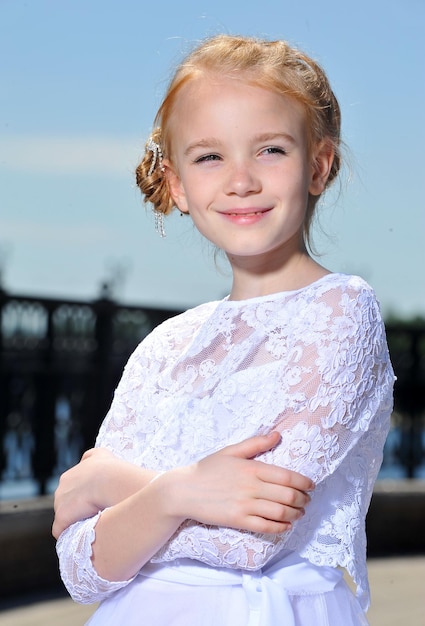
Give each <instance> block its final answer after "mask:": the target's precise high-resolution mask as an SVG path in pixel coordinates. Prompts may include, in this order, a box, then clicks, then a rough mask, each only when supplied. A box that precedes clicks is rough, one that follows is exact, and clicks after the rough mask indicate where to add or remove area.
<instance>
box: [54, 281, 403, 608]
mask: <svg viewBox="0 0 425 626" xmlns="http://www.w3.org/2000/svg"><path fill="white" fill-rule="evenodd" d="M393 381H394V375H393V371H392V368H391V364H390V361H389V355H388V350H387V345H386V340H385V331H384V327H383V323H382V320H381V317H380V312H379V306H378V304H377V301H376V298H375V296H374V294H373V291H372V290H371V288H370V287H369V286H368V285H367V284H366V283H365V282H364V281H363V280H362V279H360V278H358V277H353V276H345V275H342V274H331V275H328V276H326V277H324V278H322V279H320V280H319V281H317V282H315V283H313V284H312V285H310V286H308V287H306V288H303V289H300V290H298V291H292V292H283V293H278V294H272V295H269V296H264V297H260V298H253V299H250V300H246V301H228V300H223V301H220V302H212V303H208V304H205V305H201V306H199V307H196V308H195V309H192V310H190V311H187V312H185V313H183V314H182V315H179V316H177V317H174V318H172V319H169V320H167V321H166V322H165V323H163V324H162V325H161V326H159V327H157V328H156V329H155V330H154V331H153V332H152V333H151V335H150V336H149V337H147V338H146V339H145V340H144V341H143V342H142V343H141V344H140V345H139V347H138V348H137V349H136V351H135V352H134V353H133V355H132V356H131V358H130V359H129V362H128V364H127V366H126V368H125V371H124V374H123V377H122V380H121V382H120V384H119V386H118V388H117V390H116V393H115V396H114V400H113V403H112V406H111V409H110V411H109V413H108V415H107V416H106V418H105V421H104V423H103V424H102V427H101V429H100V432H99V435H98V439H97V445H98V446H103V447H108V448H110V449H111V450H113V451H114V452H115V454H117V455H119V456H120V457H122V458H124V459H126V460H129V461H132V462H134V463H136V464H138V465H140V466H143V467H146V468H150V469H153V470H159V471H166V470H168V469H171V468H173V467H176V466H182V465H187V464H190V463H192V462H194V461H196V460H198V459H200V458H203V457H205V456H207V455H209V454H211V453H212V452H214V451H216V450H219V449H221V448H223V447H224V446H226V445H229V444H230V443H237V442H239V441H241V440H243V439H245V438H247V437H249V436H251V435H254V434H261V433H267V432H269V431H270V430H272V429H277V430H279V432H280V433H281V435H282V441H281V443H280V444H279V445H278V446H277V447H276V448H275V449H273V450H272V451H270V452H268V453H266V454H264V455H262V457H260V458H261V460H263V461H265V462H267V463H274V464H276V465H280V466H283V467H287V468H290V469H293V470H296V471H298V472H301V473H303V474H305V475H308V476H310V477H311V478H312V479H313V480H314V481H315V482H316V484H317V486H316V489H315V491H314V493H313V497H312V501H311V503H310V504H309V505H308V508H307V512H306V515H305V516H304V517H303V518H302V519H301V520H299V521H298V522H297V523H296V524H295V525H294V527H293V529H292V530H291V531H290V532H287V533H284V534H281V535H263V534H258V533H257V534H255V533H249V532H245V531H242V530H234V529H229V528H222V527H211V526H206V525H203V524H199V523H197V522H194V521H192V520H187V521H186V522H185V523H184V524H182V526H181V527H180V528H179V529H178V531H177V532H176V533H175V534H174V536H173V537H171V539H170V540H169V541H168V542H167V543H166V544H165V545H164V546H163V548H162V549H161V550H160V551H159V552H158V553H157V554H156V555H155V557H154V558H153V559H152V561H153V562H158V563H161V562H172V561H174V560H176V559H180V558H190V559H195V560H198V561H201V562H203V563H205V564H207V565H211V566H213V567H224V568H235V569H245V570H256V569H260V568H262V567H264V565H266V564H267V563H268V562H269V561H270V560H271V559H272V558H273V557H275V556H276V555H277V554H278V553H279V552H280V551H281V550H283V549H286V550H293V551H296V552H297V553H298V554H299V555H300V556H302V557H304V558H307V559H308V560H309V561H311V562H312V563H313V564H315V565H330V566H333V567H336V566H342V567H345V568H346V569H347V571H348V572H349V574H350V575H351V576H352V578H353V579H354V580H355V582H356V584H357V589H358V596H359V599H360V601H361V603H362V605H363V606H364V607H365V606H367V604H368V595H369V591H368V581H367V572H366V536H365V528H364V522H365V515H366V512H367V508H368V506H369V502H370V497H371V494H372V488H373V484H374V481H375V479H376V476H377V473H378V470H379V467H380V464H381V461H382V450H383V445H384V441H385V438H386V435H387V432H388V428H389V418H390V413H391V408H392V387H393ZM95 524H96V518H92V519H90V520H85V521H83V522H78V523H76V524H74V525H73V526H71V527H70V528H69V529H68V530H67V531H65V532H64V533H63V534H62V536H61V537H60V540H59V542H58V546H57V549H58V555H59V559H60V566H61V574H62V577H63V580H64V582H65V584H66V586H67V588H68V590H69V592H70V593H71V595H72V596H73V597H74V599H75V600H77V601H80V602H95V601H98V600H101V599H103V598H105V597H107V596H108V595H110V594H111V593H113V592H114V591H116V590H117V589H119V588H120V587H123V586H125V585H127V584H129V582H131V581H123V582H116V583H110V582H108V581H105V580H103V579H101V578H100V577H99V576H98V575H97V574H96V572H95V570H94V568H93V566H92V564H91V559H90V556H91V544H92V542H93V539H94V533H95Z"/></svg>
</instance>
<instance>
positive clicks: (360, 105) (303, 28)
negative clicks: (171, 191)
mask: <svg viewBox="0 0 425 626" xmlns="http://www.w3.org/2000/svg"><path fill="white" fill-rule="evenodd" d="M424 18H425V2H424V1H423V0H398V1H396V0H385V1H384V0H368V1H365V0H356V2H350V3H348V2H332V1H330V2H327V3H326V4H323V3H320V2H317V1H315V0H300V1H298V2H294V1H293V0H291V1H287V0H274V1H270V0H263V1H262V2H261V3H250V2H248V1H247V0H245V1H244V2H242V1H241V0H239V1H237V2H229V0H226V1H224V0H216V1H215V2H213V3H211V2H205V1H204V0H197V1H196V2H191V1H188V2H184V1H183V2H175V1H174V0H173V1H171V0H165V1H163V2H161V3H155V2H144V1H142V0H138V1H136V0H120V1H119V2H118V1H115V2H113V1H111V0H103V1H99V0H50V1H49V0H37V2H29V1H28V0H26V1H23V0H0V59H1V61H0V264H1V266H2V268H3V282H4V286H5V287H6V289H8V290H9V291H10V292H12V293H31V294H36V295H48V296H55V297H56V296H58V297H59V296H65V297H69V298H95V297H97V296H98V294H99V289H100V284H101V283H102V281H104V280H105V279H110V278H112V277H115V279H116V292H115V293H116V296H117V298H119V299H121V300H123V301H126V302H131V303H134V304H148V305H163V306H167V307H179V308H180V307H183V308H185V307H189V306H192V305H196V304H198V303H199V302H202V301H205V300H211V299H216V298H221V297H222V296H223V295H225V294H226V293H227V291H228V288H229V283H230V280H229V274H228V270H227V268H226V265H225V263H224V261H223V262H220V261H219V262H218V265H219V267H218V268H217V263H216V262H215V261H214V254H213V251H212V250H211V248H210V246H209V245H207V244H205V243H204V242H203V241H202V240H201V238H200V236H199V235H198V234H197V232H196V231H195V230H194V229H193V227H192V226H191V224H190V221H189V218H185V217H184V218H181V217H180V216H179V215H175V216H174V217H172V218H171V219H170V220H169V221H168V223H167V237H166V239H164V240H163V239H160V238H159V237H158V235H157V234H156V233H155V232H154V227H153V218H152V215H151V213H150V211H149V210H146V209H145V207H143V205H142V203H141V198H140V195H139V193H138V191H137V190H136V189H135V185H134V180H133V169H134V166H135V164H136V163H137V160H138V158H139V156H140V154H141V152H142V146H143V144H144V141H145V139H146V137H147V135H148V134H149V132H150V128H151V124H152V120H153V117H154V114H155V112H156V108H157V106H158V104H159V102H160V98H161V95H162V93H163V91H164V89H165V86H166V84H167V82H168V79H169V77H170V74H171V70H172V68H173V67H174V66H175V63H176V62H178V61H179V60H180V59H181V57H182V54H183V53H184V52H186V51H187V50H189V49H190V48H191V46H192V44H193V43H194V42H195V41H197V40H199V39H202V38H204V37H205V36H208V35H213V34H216V33H219V32H227V33H242V34H248V35H257V36H264V37H267V38H284V39H287V40H289V41H290V42H291V43H292V44H294V45H297V46H299V47H301V48H302V49H304V50H306V51H307V52H309V53H310V54H311V55H313V56H314V57H315V58H316V59H318V60H319V61H320V62H321V63H322V64H323V65H324V67H325V69H326V70H327V73H328V75H329V77H330V79H331V82H332V84H333V87H334V90H335V92H336V94H337V96H338V99H339V101H340V104H341V107H342V111H343V134H344V140H345V142H346V144H347V145H348V148H349V152H348V162H349V170H350V175H349V176H346V177H345V182H344V183H343V185H342V187H341V189H340V190H339V193H334V194H333V195H331V196H329V197H328V198H325V202H324V205H323V206H322V208H321V219H320V229H318V232H317V234H316V236H315V241H316V247H317V248H318V249H319V250H320V252H321V262H322V263H323V264H324V265H326V266H327V267H329V268H330V269H332V270H334V271H343V272H350V273H358V274H360V275H362V276H363V277H364V278H366V280H368V281H369V282H370V283H371V284H372V285H373V287H374V288H375V290H376V292H377V294H378V298H379V300H380V301H381V305H382V308H383V312H384V314H385V315H388V314H389V313H395V314H397V315H399V316H402V317H410V316H413V315H425V281H424V268H425V217H424V215H425V211H424V192H423V190H424V182H423V179H424V168H423V149H424V145H425V131H424V129H425V114H424V110H425V107H424V102H425V98H424V96H425V72H424V67H425V64H424V60H425V54H424V52H425V45H424V40H425V38H424V36H423V29H424V25H425V19H424ZM348 178H349V180H348Z"/></svg>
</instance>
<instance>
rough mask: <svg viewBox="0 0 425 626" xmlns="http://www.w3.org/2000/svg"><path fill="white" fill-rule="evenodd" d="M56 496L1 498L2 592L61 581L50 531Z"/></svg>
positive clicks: (34, 588) (35, 588) (39, 587)
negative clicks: (18, 498)
mask: <svg viewBox="0 0 425 626" xmlns="http://www.w3.org/2000/svg"><path fill="white" fill-rule="evenodd" d="M52 521H53V498H52V497H51V496H46V497H42V498H34V499H31V500H17V501H6V502H0V555H1V557H0V558H1V567H0V596H1V597H5V596H9V595H11V594H18V593H19V594H21V593H27V592H32V591H39V590H45V589H52V588H53V587H56V586H59V585H61V582H60V577H59V571H58V564H57V557H56V551H55V540H54V539H53V537H52V535H51V526H52Z"/></svg>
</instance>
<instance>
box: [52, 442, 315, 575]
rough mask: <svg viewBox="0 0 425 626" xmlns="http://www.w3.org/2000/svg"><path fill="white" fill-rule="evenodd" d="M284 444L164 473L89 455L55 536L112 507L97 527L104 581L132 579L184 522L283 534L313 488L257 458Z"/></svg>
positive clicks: (73, 476)
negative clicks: (76, 523)
mask: <svg viewBox="0 0 425 626" xmlns="http://www.w3.org/2000/svg"><path fill="white" fill-rule="evenodd" d="M279 441H280V435H279V433H277V432H274V431H273V432H271V433H270V434H269V435H267V436H256V437H251V438H249V439H246V440H245V441H242V442H241V443H239V444H236V445H231V446H227V447H226V448H223V449H222V450H220V451H219V452H216V453H214V454H212V455H210V456H207V457H206V458H204V459H202V460H201V461H199V462H197V463H195V464H193V465H190V466H187V467H181V468H177V469H173V470H169V471H168V472H165V473H164V474H158V475H157V474H156V473H155V472H152V471H150V470H145V469H142V468H139V467H137V466H135V465H133V464H131V463H128V462H126V461H122V460H120V459H118V458H117V457H115V456H114V455H113V454H112V453H111V452H109V451H108V450H106V449H102V448H97V449H94V450H89V451H88V452H86V453H85V454H84V456H83V458H82V460H81V462H80V463H79V464H78V465H77V466H75V467H74V468H72V469H70V470H68V471H67V472H65V474H64V475H63V476H62V477H61V480H60V483H59V486H58V489H57V491H56V494H55V520H54V523H53V529H52V532H53V535H54V536H55V537H56V538H58V537H59V535H60V534H61V532H62V531H63V530H65V528H67V527H68V526H70V525H71V524H72V523H73V522H75V521H77V520H80V519H84V518H86V517H91V516H93V515H95V514H97V513H98V511H99V510H104V509H106V510H104V511H103V513H102V515H101V516H100V518H99V520H98V522H97V525H96V539H95V541H94V543H93V546H92V549H93V554H92V561H93V565H94V567H95V569H96V571H97V572H98V574H99V575H100V576H101V577H102V578H105V579H106V580H128V579H130V578H131V577H132V576H134V575H135V574H136V573H137V572H138V571H139V569H140V568H141V567H142V566H143V565H144V564H145V563H146V562H147V561H148V560H149V559H150V558H151V557H152V556H153V555H154V554H155V553H156V552H157V551H158V550H159V548H161V547H162V546H163V545H164V544H165V543H166V542H167V541H168V539H169V538H170V537H171V536H172V535H173V534H174V532H175V531H176V530H177V528H178V527H179V526H180V525H181V523H182V522H183V521H185V520H186V519H193V520H196V521H198V522H201V523H205V524H211V525H217V526H226V527H231V528H238V529H244V530H248V531H251V532H260V533H281V532H284V531H286V530H288V528H290V525H291V522H294V521H295V520H297V519H298V518H299V517H301V516H302V515H303V514H304V507H305V506H306V505H307V504H308V502H309V500H310V497H309V495H308V492H309V491H311V490H312V489H313V488H314V485H313V483H312V481H311V480H310V479H309V478H307V477H305V476H302V475H301V474H298V473H297V472H293V471H291V470H287V469H283V468H281V467H277V466H275V465H269V464H266V463H263V462H261V461H257V460H255V457H256V456H257V455H259V454H261V453H263V452H267V451H268V450H270V449H272V448H274V447H275V446H276V445H277V444H278V443H279ZM153 479H155V480H153Z"/></svg>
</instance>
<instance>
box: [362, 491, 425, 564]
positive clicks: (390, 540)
mask: <svg viewBox="0 0 425 626" xmlns="http://www.w3.org/2000/svg"><path fill="white" fill-rule="evenodd" d="M424 529H425V480H382V481H379V482H377V483H376V485H375V489H374V492H373V497H372V501H371V503H370V507H369V512H368V515H367V520H366V530H367V537H368V556H370V557H374V556H396V555H414V554H425V533H424Z"/></svg>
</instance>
